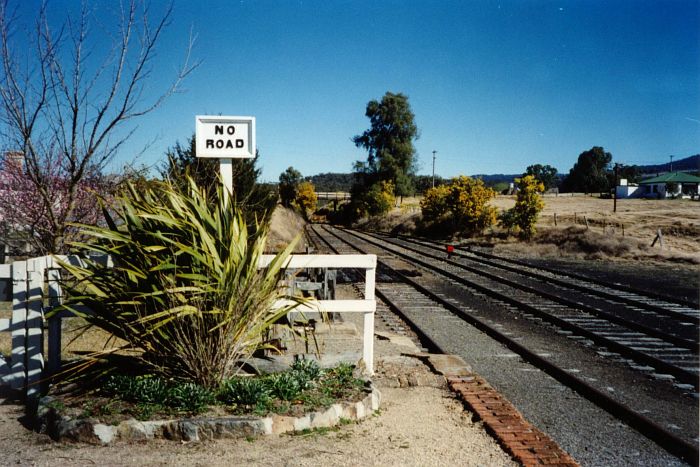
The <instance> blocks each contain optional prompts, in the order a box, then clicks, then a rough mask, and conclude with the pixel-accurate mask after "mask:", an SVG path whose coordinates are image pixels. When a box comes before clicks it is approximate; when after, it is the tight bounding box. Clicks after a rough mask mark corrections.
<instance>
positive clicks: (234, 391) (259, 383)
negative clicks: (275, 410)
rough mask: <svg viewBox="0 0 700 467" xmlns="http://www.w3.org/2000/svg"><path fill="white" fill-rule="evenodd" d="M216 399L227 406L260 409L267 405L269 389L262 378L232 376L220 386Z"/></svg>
mask: <svg viewBox="0 0 700 467" xmlns="http://www.w3.org/2000/svg"><path fill="white" fill-rule="evenodd" d="M218 398H219V400H221V401H222V402H224V403H226V404H229V405H234V406H236V405H240V406H243V407H255V408H256V409H257V408H260V409H262V408H263V407H266V406H267V405H268V404H269V401H270V389H269V388H268V386H267V384H266V382H265V380H264V379H262V378H248V377H237V376H234V377H233V378H231V379H228V380H226V381H224V383H223V384H222V385H221V388H220V389H219V397H218Z"/></svg>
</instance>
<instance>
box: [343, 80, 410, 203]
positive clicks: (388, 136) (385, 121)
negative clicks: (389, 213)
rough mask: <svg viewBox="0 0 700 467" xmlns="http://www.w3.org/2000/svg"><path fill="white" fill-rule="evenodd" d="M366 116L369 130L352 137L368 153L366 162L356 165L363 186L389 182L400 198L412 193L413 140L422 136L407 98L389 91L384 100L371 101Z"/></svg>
mask: <svg viewBox="0 0 700 467" xmlns="http://www.w3.org/2000/svg"><path fill="white" fill-rule="evenodd" d="M365 115H366V116H367V117H368V118H369V120H370V128H369V129H368V130H365V132H364V133H362V134H361V135H357V136H355V137H353V138H352V141H353V142H354V143H355V145H356V146H357V147H361V148H364V149H366V150H367V153H368V154H367V162H366V163H365V162H360V163H358V164H356V166H355V167H356V172H359V173H360V174H361V175H362V176H361V179H362V180H363V184H364V186H366V187H368V186H371V185H373V184H374V183H377V182H379V181H390V182H391V183H392V184H393V185H394V187H395V190H396V194H397V195H399V196H406V195H409V194H411V193H412V192H413V183H412V182H413V180H412V176H413V174H414V172H415V153H416V150H415V148H414V146H413V141H414V140H416V139H418V136H419V135H418V127H416V124H415V121H414V120H415V116H414V115H413V112H412V111H411V106H410V104H409V103H408V96H406V95H404V94H401V93H398V94H394V93H392V92H387V93H386V94H384V96H383V97H382V99H381V101H376V100H371V101H369V103H368V104H367V109H366V111H365Z"/></svg>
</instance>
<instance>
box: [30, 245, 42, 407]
mask: <svg viewBox="0 0 700 467" xmlns="http://www.w3.org/2000/svg"><path fill="white" fill-rule="evenodd" d="M44 261H45V258H38V259H35V260H33V261H27V266H28V267H27V279H28V281H27V285H28V287H27V321H26V326H27V353H26V358H27V363H26V365H27V401H30V402H31V401H34V400H35V399H38V397H39V396H40V394H41V387H40V384H39V383H40V382H41V378H42V376H43V372H44V314H43V311H42V310H43V304H42V298H43V287H44V270H45V268H44V267H43V266H44ZM31 406H32V404H31V403H30V404H28V408H31Z"/></svg>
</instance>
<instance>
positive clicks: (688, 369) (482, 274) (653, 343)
mask: <svg viewBox="0 0 700 467" xmlns="http://www.w3.org/2000/svg"><path fill="white" fill-rule="evenodd" d="M353 235H355V236H357V237H358V238H363V239H365V240H366V241H368V242H370V243H373V244H374V245H376V246H380V247H381V246H382V245H381V243H382V242H384V243H385V244H386V245H387V246H389V245H390V247H389V248H390V250H389V251H391V252H392V253H394V254H397V255H400V256H402V257H403V258H405V259H408V258H411V259H412V261H414V262H416V263H417V264H420V265H421V266H423V267H427V268H429V269H431V270H433V271H435V272H438V273H440V274H443V275H445V276H446V277H448V278H449V279H452V280H455V281H457V282H459V283H461V284H463V285H467V286H470V287H473V288H475V289H477V290H479V291H480V292H481V293H485V294H487V295H490V296H492V297H493V298H495V299H500V300H504V301H506V302H508V303H510V304H512V305H513V306H516V307H519V308H521V309H523V310H526V311H527V312H528V313H530V314H532V315H533V316H536V317H537V318H539V319H544V320H546V321H548V322H550V323H552V324H554V325H556V326H558V327H560V328H561V329H564V330H567V331H571V332H572V333H573V334H574V335H576V336H580V337H582V338H586V339H590V340H592V341H593V342H595V343H596V344H598V345H601V346H604V347H606V348H608V349H610V350H613V351H614V352H616V353H619V354H621V355H624V356H626V357H629V358H630V359H632V360H633V361H634V362H635V363H633V365H634V366H635V369H638V370H644V371H646V372H647V373H649V374H651V375H654V376H656V377H662V378H663V377H665V374H668V375H672V376H673V377H674V378H676V379H677V380H678V381H679V382H680V384H682V385H684V386H687V389H690V388H691V387H692V388H693V389H695V390H697V388H698V376H699V374H700V360H699V357H698V341H697V339H698V335H699V334H698V333H700V328H699V327H698V325H697V323H696V322H695V321H694V320H695V319H696V318H697V317H698V312H697V310H692V309H690V308H686V307H677V306H670V305H671V304H664V305H662V304H660V303H659V302H655V303H654V304H653V306H652V304H651V303H650V301H651V300H650V301H647V302H645V301H642V300H643V298H642V297H639V296H638V297H639V299H638V301H635V302H634V304H630V303H629V301H628V300H618V299H617V298H616V297H615V294H614V293H613V291H612V289H610V288H608V290H607V291H605V292H600V291H598V290H595V289H594V290H587V289H586V287H585V285H582V284H579V283H577V282H574V281H565V280H562V279H561V278H556V277H547V276H545V275H543V274H540V273H539V272H538V271H536V270H534V268H528V269H523V270H520V269H517V268H514V267H510V266H506V265H504V264H502V262H498V261H494V260H486V259H483V258H479V257H475V255H472V254H470V253H459V252H457V254H456V255H454V258H455V259H454V260H447V259H446V258H445V254H444V253H442V252H441V251H437V250H436V249H435V248H434V247H433V246H429V245H428V246H426V245H424V244H419V243H414V242H409V241H407V240H405V239H392V238H380V237H379V236H378V235H376V234H366V233H362V234H360V233H353ZM475 258H476V259H475ZM601 293H604V294H605V296H601ZM641 303H645V304H646V305H647V306H646V307H644V308H642V307H641V306H639V304H641Z"/></svg>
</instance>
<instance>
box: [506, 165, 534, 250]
mask: <svg viewBox="0 0 700 467" xmlns="http://www.w3.org/2000/svg"><path fill="white" fill-rule="evenodd" d="M515 183H516V186H517V187H518V194H517V197H516V199H515V206H514V207H513V208H511V209H509V210H507V211H504V212H503V213H502V214H501V216H500V221H501V225H503V226H504V227H506V228H508V230H511V229H513V228H516V229H518V230H519V231H520V234H521V235H522V236H523V237H525V238H528V239H529V238H532V236H533V235H535V233H536V229H535V224H536V223H537V218H538V217H539V214H540V211H542V209H543V208H544V202H543V201H542V197H541V196H540V193H542V192H543V191H544V184H543V183H542V182H540V181H538V180H537V179H536V178H535V177H533V176H532V175H527V176H525V177H523V178H516V179H515Z"/></svg>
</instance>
